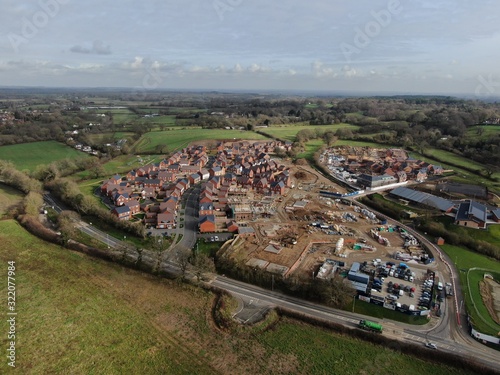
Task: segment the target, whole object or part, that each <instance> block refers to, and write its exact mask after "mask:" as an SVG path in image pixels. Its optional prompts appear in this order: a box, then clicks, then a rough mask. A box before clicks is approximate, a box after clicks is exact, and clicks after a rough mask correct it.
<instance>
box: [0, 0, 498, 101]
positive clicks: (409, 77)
mask: <svg viewBox="0 0 500 375" xmlns="http://www.w3.org/2000/svg"><path fill="white" fill-rule="evenodd" d="M0 9H1V10H2V11H1V12H0V86H48V87H130V88H134V89H137V90H150V89H188V90H189V89H196V90H198V89H202V90H204V89H208V90H243V91H245V90H249V91H254V90H278V91H288V90H307V91H318V92H320V91H329V92H336V91H350V92H365V93H404V94H461V95H468V96H471V97H473V96H476V97H488V96H500V95H499V94H500V71H499V68H498V61H500V48H499V46H500V27H499V26H498V25H500V22H499V21H500V2H499V1H498V0H474V1H473V0H419V1H408V0H384V1H380V0H356V1H349V0H342V1H340V0H308V1H304V0H301V1H298V0H282V1H269V0H182V1H181V0H177V1H173V0H143V1H137V0H135V1H131V0H121V1H109V0H99V1H96V0H86V1H77V0H38V1H37V0H32V1H19V0H0Z"/></svg>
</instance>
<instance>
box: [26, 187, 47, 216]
mask: <svg viewBox="0 0 500 375" xmlns="http://www.w3.org/2000/svg"><path fill="white" fill-rule="evenodd" d="M23 205H24V213H25V214H26V215H31V216H36V215H38V213H39V212H40V208H41V207H42V205H43V198H42V195H41V194H40V193H36V192H33V191H30V192H29V193H28V194H27V195H26V196H25V197H24V200H23Z"/></svg>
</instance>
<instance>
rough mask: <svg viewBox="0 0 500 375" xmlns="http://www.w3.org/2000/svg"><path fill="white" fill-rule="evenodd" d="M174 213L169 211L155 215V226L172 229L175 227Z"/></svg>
mask: <svg viewBox="0 0 500 375" xmlns="http://www.w3.org/2000/svg"><path fill="white" fill-rule="evenodd" d="M175 224H176V223H175V215H174V214H173V213H171V212H164V213H162V214H158V215H157V216H156V228H158V229H172V228H175Z"/></svg>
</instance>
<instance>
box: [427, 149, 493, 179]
mask: <svg viewBox="0 0 500 375" xmlns="http://www.w3.org/2000/svg"><path fill="white" fill-rule="evenodd" d="M425 154H426V155H429V156H430V157H434V158H436V159H438V160H443V161H445V162H448V163H452V164H453V165H457V166H458V167H465V168H472V169H475V170H479V171H480V170H482V169H484V166H483V165H482V164H479V163H476V162H475V161H472V160H470V159H467V158H464V157H462V156H460V155H457V154H454V153H453V152H449V151H444V150H438V149H435V148H429V149H426V150H425ZM492 177H493V178H500V173H494V174H493V175H492Z"/></svg>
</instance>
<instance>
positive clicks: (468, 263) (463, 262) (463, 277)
mask: <svg viewBox="0 0 500 375" xmlns="http://www.w3.org/2000/svg"><path fill="white" fill-rule="evenodd" d="M441 248H442V249H443V250H444V251H445V252H446V254H448V256H449V257H450V259H451V260H452V261H453V262H455V264H456V266H457V268H458V269H459V276H460V283H461V285H462V289H463V291H464V293H465V305H466V307H467V311H468V312H469V314H470V316H471V319H472V321H473V322H474V326H475V328H476V329H477V330H478V331H480V332H483V333H486V334H493V335H496V334H497V333H498V332H500V326H498V325H496V324H495V322H493V320H492V319H491V317H489V314H488V313H487V311H486V308H485V307H484V305H483V303H482V300H481V297H480V293H479V286H478V284H477V282H478V280H477V274H476V273H475V272H474V273H473V274H472V277H471V280H470V287H471V290H469V288H468V283H467V271H468V270H469V268H472V267H477V268H484V269H487V270H492V271H496V272H498V273H500V262H498V261H496V260H494V259H491V258H488V257H486V256H484V255H481V254H477V253H474V252H472V251H469V250H467V249H464V248H462V247H458V246H452V245H443V246H441ZM481 278H482V277H481ZM471 295H473V296H474V303H475V305H476V307H477V309H478V310H479V313H480V314H481V316H482V319H481V317H479V316H478V313H477V312H476V309H475V308H474V305H473V303H472V299H471ZM478 298H479V299H478ZM485 312H486V314H485ZM484 319H486V320H487V321H489V324H487V323H485V322H484ZM491 325H493V326H495V325H496V326H498V328H497V329H496V332H495V329H492V327H491Z"/></svg>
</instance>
